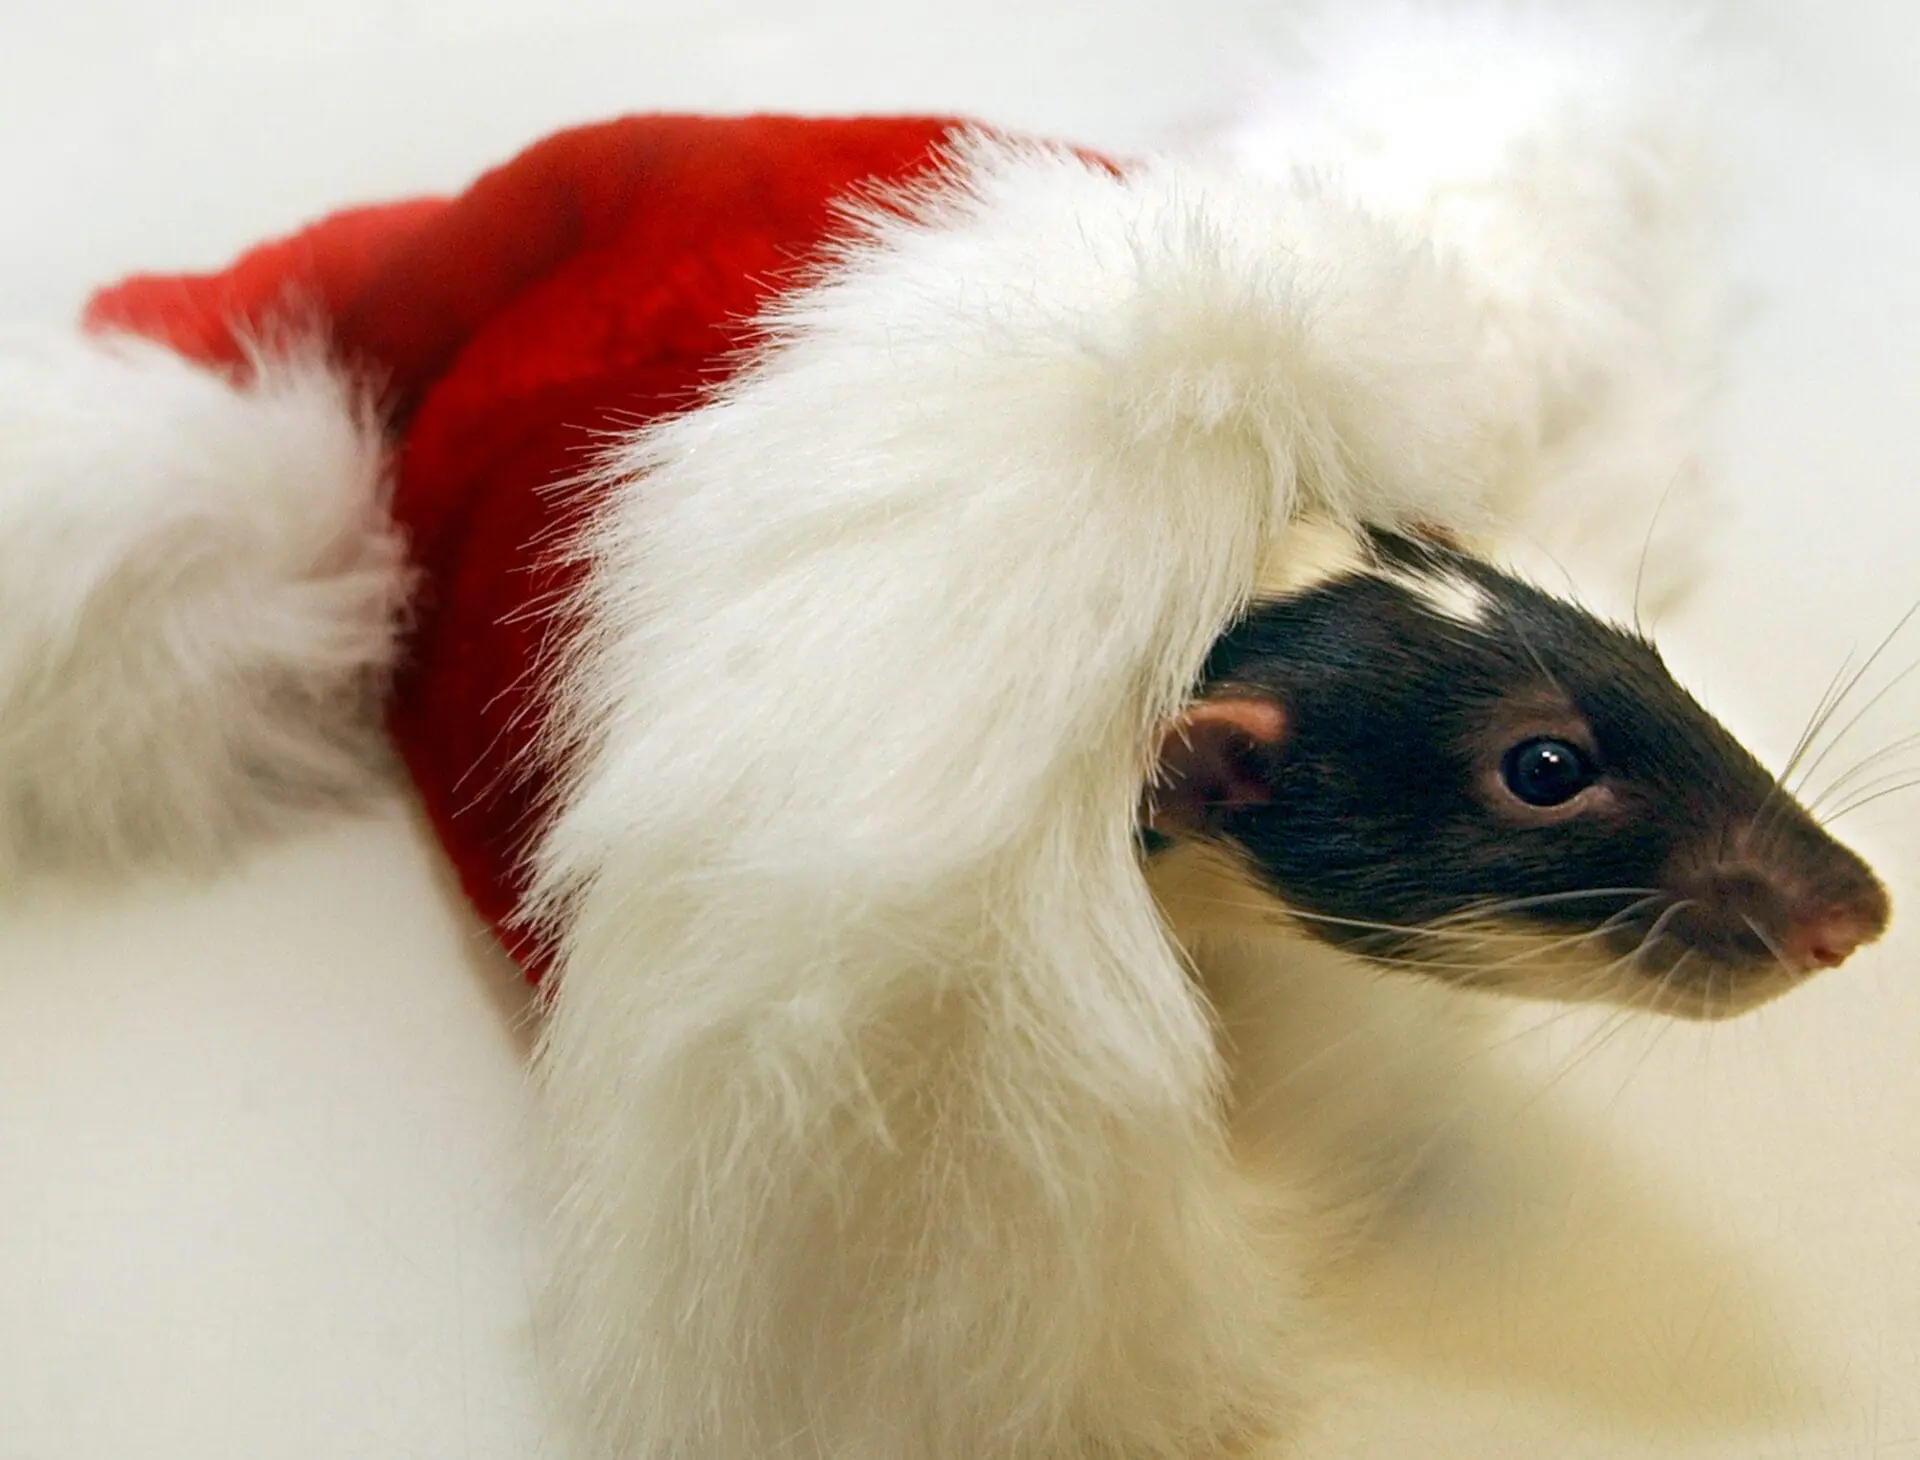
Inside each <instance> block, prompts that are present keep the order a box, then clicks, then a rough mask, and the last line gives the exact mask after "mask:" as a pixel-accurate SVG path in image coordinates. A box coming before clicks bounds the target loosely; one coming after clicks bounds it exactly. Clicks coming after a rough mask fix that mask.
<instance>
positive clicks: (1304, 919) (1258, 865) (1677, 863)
mask: <svg viewBox="0 0 1920 1460" xmlns="http://www.w3.org/2000/svg"><path fill="white" fill-rule="evenodd" d="M1353 544H1354V548H1355V551H1353V552H1352V553H1350V554H1348V555H1347V557H1346V560H1345V561H1343V562H1341V563H1340V564H1339V565H1338V567H1337V568H1336V569H1335V570H1334V571H1332V572H1331V573H1325V574H1321V575H1319V577H1318V581H1314V582H1312V583H1310V584H1308V585H1306V586H1304V587H1299V588H1296V589H1294V590H1293V591H1282V592H1280V593H1279V594H1277V595H1269V596H1264V597H1258V598H1256V600H1255V601H1254V602H1253V603H1252V604H1251V605H1250V606H1249V608H1248V609H1247V611H1246V612H1245V613H1244V614H1243V615H1242V616H1241V617H1240V618H1239V620H1238V621H1237V622H1236V623H1234V624H1233V625H1232V626H1231V627H1230V628H1229V629H1228V630H1227V632H1226V633H1225V634H1224V635H1223V636H1222V637H1221V638H1220V639H1219V641H1218V642H1217V644H1216V645H1215V646H1214V648H1213V650H1212V652H1211V654H1210V655H1209V656H1208V658H1207V660H1206V664H1205V667H1204V669H1203V670H1202V672H1201V676H1200V683H1199V686H1198V689H1197V693H1196V697H1195V702H1194V704H1193V706H1192V707H1191V708H1190V709H1189V710H1188V711H1187V712H1186V713H1185V714H1184V715H1183V716H1181V717H1180V719H1179V720H1178V721H1177V722H1176V723H1175V724H1174V725H1173V726H1171V727H1170V728H1169V730H1168V731H1167V733H1166V735H1165V737H1164V740H1163V743H1162V749H1161V756H1160V764H1159V769H1158V774H1157V777H1156V783H1155V784H1154V785H1153V786H1151V787H1150V788H1149V790H1148V793H1147V796H1146V798H1145V802H1144V810H1143V816H1142V837H1141V840H1142V844H1143V848H1144V850H1145V855H1146V859H1147V863H1148V875H1149V880H1150V881H1151V882H1153V883H1154V884H1155V887H1156V891H1157V892H1158V893H1159V895H1160V898H1161V901H1162V903H1163V905H1165V906H1167V907H1168V909H1169V915H1170V917H1171V918H1172V920H1173V922H1174V923H1175V926H1176V935H1177V936H1179V937H1180V938H1181V941H1182V942H1183V943H1190V942H1191V941H1192V936H1193V935H1194V934H1195V933H1197V932H1201V931H1204V930H1205V928H1206V926H1207V925H1208V924H1209V923H1210V922H1213V923H1217V922H1218V921H1219V920H1220V919H1221V918H1222V917H1233V916H1238V917H1239V918H1240V920H1241V921H1243V922H1244V921H1246V920H1247V919H1248V918H1249V917H1250V918H1251V919H1252V920H1254V921H1258V920H1261V919H1269V920H1272V921H1274V922H1277V923H1281V924H1285V925H1288V926H1290V927H1292V928H1293V929H1294V930H1296V931H1298V932H1303V933H1305V934H1307V935H1309V936H1311V937H1313V938H1316V939H1319V940H1321V941H1323V942H1325V943H1329V944H1332V945H1335V946H1337V947H1339V948H1342V949H1344V950H1346V951H1348V952H1350V953H1352V954H1356V955H1358V956H1359V957H1361V958H1363V959H1366V960H1368V961H1370V962H1372V963H1375V964H1378V965H1382V966H1386V967H1395V968H1406V969H1411V970H1415V971H1418V972H1420V973H1423V974H1426V975H1429V976H1433V977H1438V978H1442V979H1445V980H1448V981H1450V982H1453V983H1457V984H1464V985H1469V986H1474V987H1481V988H1490V989H1497V990H1501V991H1505V992H1509V993H1515V994H1521V995H1529V994H1530V995H1537V996H1545V997H1552V998H1558V999H1582V1000H1602V1001H1608V1002H1616V1003H1628V1004H1633V1005H1636V1006H1639V1007H1643V1008H1648V1009H1652V1010H1657V1011H1659V1012H1663V1013H1671V1014H1677V1015H1682V1016H1688V1017H1697V1018H1720V1017H1727V1016H1730V1015H1734V1014H1738V1013H1740V1012H1742V1011H1744V1010H1746V1009H1749V1008H1752V1007H1754V1006H1755V1005H1757V1004H1759V1003H1762V1002H1764V1001H1765V1000H1767V999H1769V998H1772V997H1774V996H1776V995H1778V994H1780V993H1782V992H1784V991H1785V990H1787V989H1789V988H1792V987H1793V986H1794V985H1796V984H1797V983H1799V982H1800V981H1802V980H1803V979H1805V978H1806V977H1807V976H1809V975H1811V974H1813V973H1816V972H1818V971H1820V970H1821V969H1825V968H1831V967H1834V966H1836V965H1838V964H1840V963H1842V962H1844V961H1845V960H1846V959H1847V958H1848V957H1849V956H1850V955H1851V954H1852V953H1853V952H1854V951H1855V950H1857V949H1858V948H1860V947H1861V946H1863V945H1865V944H1867V943H1870V942H1872V941H1873V940H1874V939H1876V938H1878V937H1879V936H1880V934H1881V933H1882V932H1883V931H1884V930H1885V928H1886V926H1887V920H1888V916H1889V911H1890V907H1889V900H1888V896H1887V893H1886V891H1885V889H1884V888H1883V886H1882V885H1881V883H1880V881H1879V880H1878V879H1877V878H1876V877H1875V875H1874V874H1873V872H1872V871H1871V870H1870V869H1869V868H1868V866H1867V864H1866V863H1865V862H1864V861H1862V860H1861V858H1860V857H1859V856H1858V855H1856V854H1855V853H1854V852H1853V851H1851V850H1849V849H1848V848H1847V847H1845V846H1843V845H1842V844H1841V843H1840V842H1838V841H1837V840H1835V839H1834V838H1833V837H1832V836H1830V835H1829V834H1828V833H1827V832H1826V831H1825V830H1824V829H1823V828H1822V827H1821V826H1820V825H1819V824H1818V823H1817V822H1816V821H1815V820H1814V818H1813V817H1812V816H1811V815H1810V814H1809V813H1808V811H1807V810H1806V809H1805V808H1804V807H1803V806H1802V805H1801V804H1800V803H1799V802H1797V801H1796V800H1795V799H1794V798H1793V796H1791V795H1790V794H1789V793H1788V792H1787V790H1786V789H1785V787H1784V786H1783V785H1782V783H1781V781H1780V779H1779V778H1776V777H1775V776H1773V775H1771V774H1770V773H1768V772H1767V771H1766V770H1765V769H1763V768H1762V766H1761V765H1760V763H1759V762H1758V761H1757V760H1756V759H1755V758H1754V756H1753V755H1752V754H1751V753H1749V752H1748V751H1747V750H1746V749H1745V747H1743V746H1742V745H1741V744H1740V742H1739V741H1738V740H1737V739H1735V737H1734V736H1733V735H1732V734H1731V733H1730V732H1729V731H1728V730H1727V729H1726V728H1725V727H1724V726H1723V725H1721V724H1720V722H1719V721H1717V720H1716V719H1714V718H1713V717H1712V716H1711V715H1710V714H1708V713H1707V711H1706V710H1705V709H1703V708H1702V707H1701V705H1700V704H1699V703H1698V701H1696V700H1695V699H1694V698H1693V697H1692V696H1691V695H1689V694H1688V693H1687V692H1686V691H1685V690H1684V689H1682V688H1681V687H1680V685H1679V684H1678V683H1676V681H1675V680H1674V678H1673V676H1672V674H1671V673H1670V672H1669V670H1668V668H1667V666H1666V664H1665V663H1664V661H1663V660H1662V658H1661V656H1660V653H1659V651H1658V650H1657V649H1656V648H1655V647H1654V645H1653V644H1652V643H1651V642H1650V641H1649V640H1648V639H1647V638H1646V637H1644V636H1643V635H1642V634H1640V633H1639V632H1637V631H1634V630H1630V629H1627V628H1624V627H1621V626H1618V625H1615V624H1613V623H1610V622H1608V621H1606V620H1605V619H1603V618H1601V617H1599V616H1598V615H1596V614H1593V613H1590V612H1588V611H1587V610H1585V609H1583V608H1581V607H1579V606H1578V605H1576V604H1574V603H1572V602H1570V601H1567V600H1565V599H1562V598H1558V597H1555V596H1554V595H1552V594H1550V593H1547V592H1545V591H1543V590H1542V589H1540V588H1538V587H1535V586H1533V585H1531V584H1529V583H1526V582H1524V581H1522V580H1521V579H1519V578H1517V577H1514V576H1512V575H1510V574H1509V573H1507V572H1504V571H1502V570H1501V569H1499V568H1497V567H1495V566H1493V565H1492V564H1491V563H1489V562H1487V561H1484V560H1482V559H1481V558H1479V557H1477V556H1475V555H1473V554H1472V553H1469V552H1467V551H1465V550H1464V549H1461V548H1459V547H1457V546H1453V545H1450V544H1448V543H1447V542H1445V541H1440V540H1429V539H1427V538H1424V537H1421V536H1414V535H1403V534H1399V533H1393V532H1386V531H1372V532H1368V533H1364V534H1361V535H1360V536H1358V537H1356V538H1354V539H1353Z"/></svg>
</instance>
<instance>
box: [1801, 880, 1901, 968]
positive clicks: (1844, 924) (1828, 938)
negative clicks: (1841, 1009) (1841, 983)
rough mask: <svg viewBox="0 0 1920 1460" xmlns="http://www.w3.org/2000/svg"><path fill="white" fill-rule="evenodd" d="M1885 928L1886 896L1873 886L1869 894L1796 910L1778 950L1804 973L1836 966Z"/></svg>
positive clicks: (1876, 936)
mask: <svg viewBox="0 0 1920 1460" xmlns="http://www.w3.org/2000/svg"><path fill="white" fill-rule="evenodd" d="M1886 928H1887V898H1886V894H1885V893H1883V892H1881V891H1880V889H1879V888H1877V887H1876V888H1873V889H1872V893H1871V895H1863V896H1861V897H1859V898H1857V899H1855V900H1853V901H1850V902H1844V903H1828V904H1823V905H1818V906H1815V907H1812V908H1808V909H1804V910H1800V911H1797V912H1796V913H1795V914H1794V916H1793V917H1792V918H1791V920H1790V921H1789V922H1788V924H1787V927H1786V932H1785V935H1784V936H1783V937H1782V938H1781V939H1780V951H1781V954H1782V955H1783V956H1784V957H1785V958H1786V960H1787V961H1788V962H1789V963H1791V964H1793V966H1794V967H1795V968H1797V969H1799V970H1800V971H1802V972H1804V973H1811V972H1812V971H1813V970H1815V969H1818V968H1837V967H1839V966H1840V965H1841V964H1842V963H1845V962H1846V961H1847V960H1848V959H1849V958H1851V957H1852V956H1853V954H1854V952H1855V950H1856V949H1858V948H1860V947H1861V946H1862V945H1863V944H1866V943H1871V942H1872V941H1873V940H1874V939H1875V938H1878V937H1879V936H1880V935H1881V934H1882V933H1883V932H1885V931H1886Z"/></svg>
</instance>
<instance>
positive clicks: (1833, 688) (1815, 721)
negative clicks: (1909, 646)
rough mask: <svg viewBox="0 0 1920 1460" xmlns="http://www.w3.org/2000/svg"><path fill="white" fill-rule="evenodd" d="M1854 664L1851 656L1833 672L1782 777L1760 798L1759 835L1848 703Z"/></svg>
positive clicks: (1756, 818) (1757, 811)
mask: <svg viewBox="0 0 1920 1460" xmlns="http://www.w3.org/2000/svg"><path fill="white" fill-rule="evenodd" d="M1852 663H1853V656H1852V655H1851V654H1848V655H1847V656H1846V657H1845V658H1843V659H1842V660H1841V661H1840V667H1839V668H1837V669H1836V670H1834V671H1833V675H1832V677H1831V678H1830V679H1828V680H1827V685H1826V688H1825V689H1824V690H1822V691H1821V692H1820V698H1819V700H1818V701H1817V702H1816V703H1815V704H1814V707H1813V712H1812V713H1811V714H1810V715H1808V716H1807V723H1806V726H1805V728H1803V729H1802V730H1801V732H1800V738H1799V739H1798V740H1796V741H1795V742H1794V744H1793V749H1792V750H1791V751H1790V752H1788V754H1787V759H1786V763H1785V764H1784V765H1782V766H1781V767H1780V771H1779V773H1778V774H1777V775H1775V776H1774V778H1773V784H1772V785H1771V786H1769V787H1768V788H1767V794H1766V795H1765V796H1763V797H1762V798H1761V800H1760V805H1759V806H1758V807H1757V808H1756V809H1755V811H1754V815H1753V826H1754V830H1755V832H1756V833H1757V832H1759V831H1760V829H1761V828H1763V827H1764V826H1766V825H1767V814H1768V811H1769V810H1770V809H1771V808H1772V807H1774V806H1775V805H1777V804H1780V803H1781V802H1782V800H1783V798H1786V797H1787V783H1788V781H1789V780H1791V779H1792V777H1793V773H1794V771H1795V770H1796V769H1798V767H1799V765H1800V762H1801V760H1802V759H1803V758H1804V757H1805V756H1806V754H1807V752H1808V750H1809V749H1810V748H1811V747H1812V745H1813V742H1814V739H1815V737H1817V736H1818V735H1819V734H1820V732H1821V730H1822V729H1824V728H1825V726H1826V724H1827V722H1828V721H1829V720H1830V719H1831V718H1832V717H1833V714H1834V712H1835V711H1836V710H1838V709H1839V708H1840V704H1841V702H1842V701H1843V700H1845V699H1846V697H1847V694H1848V693H1849V691H1850V689H1851V687H1852V683H1853V681H1851V680H1849V679H1848V678H1847V671H1848V668H1849V666H1850V665H1851V664H1852ZM1843 681H1844V683H1843Z"/></svg>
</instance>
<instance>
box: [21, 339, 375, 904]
mask: <svg viewBox="0 0 1920 1460" xmlns="http://www.w3.org/2000/svg"><path fill="white" fill-rule="evenodd" d="M381 450H382V448H381V445H380V438H379V433H378V430H377V428H376V427H375V425H374V424H373V423H372V421H371V419H370V417H369V416H368V415H367V413H365V412H364V411H362V410H361V409H360V408H359V407H358V405H357V403H356V401H355V399H354V396H353V395H352V393H351V391H350V390H349V388H348V387H347V386H346V385H345V384H344V383H343V382H342V381H340V380H339V379H338V378H336V377H335V376H334V375H333V374H331V373H330V372H329V371H328V370H327V369H326V367H325V366H324V365H323V364H321V363H319V361H318V360H317V359H314V360H303V359H301V358H299V357H297V356H294V357H282V358H277V359H274V360H272V361H269V362H265V363H263V366H262V369H261V371H260V373H259V376H258V378H257V379H256V380H255V381H254V382H253V383H252V384H251V385H249V386H247V387H245V388H237V387H235V386H234V385H231V384H229V383H228V382H227V381H226V380H225V379H223V378H221V377H220V376H218V375H216V374H213V373H211V372H209V371H206V370H202V369H199V368H197V367H195V366H193V365H190V364H188V363H186V362H185V361H183V360H182V359H180V357H178V356H177V355H175V354H173V353H171V352H170V351H167V350H163V349H161V348H159V347H157V346H154V345H150V344H145V343H141V342H137V341H133V340H123V339H85V338H82V337H80V336H78V335H74V336H60V337H45V336H38V337H33V338H13V339H10V340H4V341H0V871H9V870H11V871H20V870H26V869H31V868H34V867H39V866H47V865H60V866H67V867H93V866H102V865H113V864H120V863H125V862H128V861H131V860H134V859H136V858H141V857H149V856H153V855H156V854H158V855H164V856H165V857H168V858H171V859H181V858H184V859H188V860H197V859H204V858H208V857H211V856H213V855H216V854H217V853H219V852H220V851H221V850H223V849H224V848H226V847H227V846H228V845H229V844H230V843H231V842H232V840H233V839H234V838H235V836H236V835H237V834H239V833H241V832H243V831H245V830H247V829H250V828H253V827H257V826H259V825H260V824H262V823H263V822H266V821H269V820H272V819H275V818H276V817H278V816H279V815H281V814H283V813H285V812H287V811H289V810H292V809H294V808H297V807H301V806H307V805H312V804H314V803H317V802H331V801H336V800H338V799H340V798H342V797H343V796H347V795H350V794H352V793H353V792H354V791H356V790H357V789H359V787H360V786H361V785H362V784H363V782H364V780H365V777H366V775H367V767H368V764H369V761H370V758H371V757H372V756H373V754H374V752H375V750H376V747H377V739H376V736H377V730H376V727H377V725H378V717H377V713H376V711H375V707H376V704H377V700H376V698H375V697H376V696H377V694H378V691H379V688H380V685H381V683H382V682H383V680H384V671H385V669H386V667H387V665H388V663H389V661H390V659H391V657H392V654H393V648H394V642H395V627H396V618H397V613H398V610H399V606H400V602H401V598H402V595H403V592H404V587H405V583H406V577H407V575H406V570H405V568H404V567H403V565H402V551H401V546H400V543H399V541H398V539H397V537H396V535H395V534H394V532H393V530H392V528H391V526H390V524H389V522H388V520H387V517H386V512H385V506H384V488H383V482H384V466H383V461H382V455H381Z"/></svg>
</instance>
